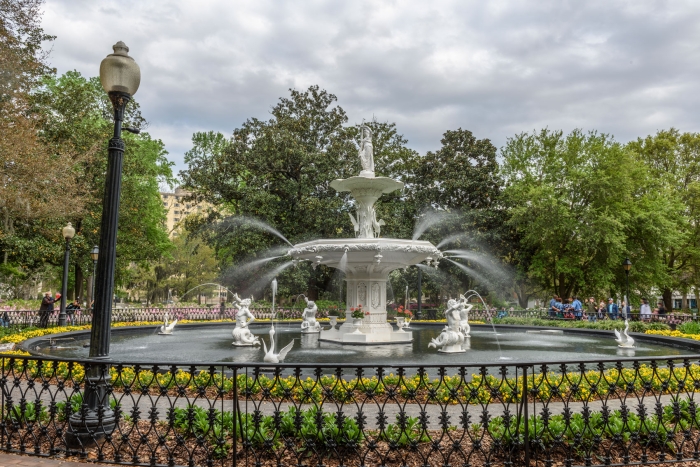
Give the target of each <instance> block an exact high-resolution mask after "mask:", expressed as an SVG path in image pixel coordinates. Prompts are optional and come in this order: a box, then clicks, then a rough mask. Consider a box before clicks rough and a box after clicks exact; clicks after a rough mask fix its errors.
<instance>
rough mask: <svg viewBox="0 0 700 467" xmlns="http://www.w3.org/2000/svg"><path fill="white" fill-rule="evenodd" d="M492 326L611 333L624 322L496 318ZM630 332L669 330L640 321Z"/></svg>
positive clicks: (622, 325) (631, 324)
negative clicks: (501, 325) (540, 327)
mask: <svg viewBox="0 0 700 467" xmlns="http://www.w3.org/2000/svg"><path fill="white" fill-rule="evenodd" d="M493 323H494V324H513V325H519V326H542V327H549V328H563V329H599V330H601V331H612V330H614V329H622V328H624V327H625V323H624V321H619V320H615V321H612V320H601V321H595V322H594V321H573V320H571V321H563V320H554V319H541V318H496V319H494V320H493ZM629 325H630V332H640V333H643V332H645V331H647V330H656V331H668V330H670V329H671V328H669V327H668V325H667V324H664V323H645V322H642V321H630V322H629Z"/></svg>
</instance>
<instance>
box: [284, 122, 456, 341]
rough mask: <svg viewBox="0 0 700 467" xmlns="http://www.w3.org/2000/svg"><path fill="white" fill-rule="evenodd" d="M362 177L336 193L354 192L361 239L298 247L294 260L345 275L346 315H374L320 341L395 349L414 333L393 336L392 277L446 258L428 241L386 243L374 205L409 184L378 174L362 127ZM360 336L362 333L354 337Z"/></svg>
mask: <svg viewBox="0 0 700 467" xmlns="http://www.w3.org/2000/svg"><path fill="white" fill-rule="evenodd" d="M359 157H360V161H361V163H362V171H361V172H360V175H359V176H355V177H350V178H347V179H343V180H334V181H333V182H331V187H332V188H333V189H335V190H336V191H338V192H341V193H343V192H350V194H351V195H352V197H353V198H354V199H355V200H356V203H357V204H356V208H357V211H356V216H353V215H352V214H350V221H351V222H352V224H353V227H354V230H355V235H356V238H346V239H321V240H314V241H310V242H305V243H300V244H298V245H294V248H292V249H291V250H289V255H290V256H291V257H292V258H293V259H295V260H308V261H311V264H312V267H314V268H315V267H317V266H318V265H320V264H324V265H326V266H329V267H332V268H335V269H340V270H342V271H343V272H344V273H345V281H346V283H347V299H346V301H345V303H346V311H345V313H346V315H347V316H350V309H351V308H358V307H360V305H361V306H362V309H364V310H367V311H368V312H369V315H368V316H367V317H365V318H364V319H363V320H362V325H360V326H358V327H356V326H354V325H353V323H352V320H350V319H346V321H345V323H344V324H343V325H341V326H340V328H339V329H335V328H334V327H331V329H328V330H321V332H320V336H319V338H320V339H321V340H323V341H331V342H336V343H340V344H371V345H376V344H395V343H406V342H411V340H412V339H413V336H412V333H411V332H406V331H404V330H403V329H400V330H398V331H394V328H393V327H392V326H391V324H389V323H388V322H387V312H386V304H387V303H386V288H387V280H388V277H389V273H390V272H391V271H393V270H395V269H399V268H405V267H408V266H412V265H415V264H418V263H421V262H423V261H426V260H427V261H432V260H433V258H436V261H437V260H438V259H440V258H442V253H441V252H440V250H438V249H437V248H435V246H434V245H433V244H432V243H430V242H428V241H423V240H402V239H393V238H381V237H380V231H381V227H382V226H383V225H384V221H382V220H377V214H376V211H375V209H374V203H376V202H377V200H378V199H379V198H380V197H381V196H382V194H385V193H391V192H393V191H396V190H401V189H403V187H404V184H403V183H402V182H400V181H398V180H394V179H392V178H388V177H377V176H375V173H374V154H373V152H372V132H371V130H370V128H369V127H368V126H366V125H363V126H362V140H361V143H360V150H359ZM355 331H358V332H355Z"/></svg>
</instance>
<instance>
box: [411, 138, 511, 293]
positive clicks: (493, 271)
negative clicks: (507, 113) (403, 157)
mask: <svg viewBox="0 0 700 467" xmlns="http://www.w3.org/2000/svg"><path fill="white" fill-rule="evenodd" d="M441 144H442V147H441V148H440V149H438V150H437V151H429V152H427V153H426V155H425V156H423V157H417V158H415V159H412V160H410V161H409V163H408V164H405V165H404V167H402V168H403V169H404V170H406V172H407V173H408V176H407V182H408V189H407V190H406V191H407V193H408V195H407V197H408V203H407V204H408V206H412V208H413V210H414V213H413V216H414V219H416V220H415V221H414V222H416V221H417V222H418V223H419V224H421V223H424V225H426V224H427V225H429V224H431V218H432V221H433V222H432V226H431V228H429V229H428V230H427V231H426V233H425V235H423V236H422V237H421V238H423V239H427V240H431V241H432V242H433V243H434V244H436V245H437V244H440V243H443V245H444V248H445V249H460V250H462V251H464V253H463V254H461V255H459V256H462V258H456V259H454V260H447V261H442V262H441V263H440V266H439V268H440V270H441V271H442V274H440V275H438V273H432V274H428V275H424V276H423V277H424V278H425V279H426V280H425V283H426V288H427V289H428V290H430V289H431V288H432V290H434V291H435V295H438V294H439V291H440V290H441V289H442V290H443V292H448V294H449V295H452V296H455V295H456V294H458V293H462V292H464V291H465V290H467V289H473V288H475V287H477V288H479V290H480V292H481V293H482V294H487V293H488V291H489V289H490V290H498V289H501V288H503V287H505V286H506V285H508V284H506V283H505V279H506V274H504V269H503V267H502V264H501V262H500V260H499V259H498V255H499V254H500V251H499V246H500V241H501V240H500V237H501V235H502V230H503V225H504V221H505V212H504V210H503V209H502V208H501V207H500V204H499V203H500V196H501V194H500V187H501V184H502V182H501V179H500V176H499V173H498V162H497V160H496V148H495V147H494V146H493V144H492V143H491V141H490V140H488V139H477V138H476V137H475V136H474V135H473V134H472V133H471V132H470V131H468V130H463V129H461V128H460V129H458V130H449V131H446V132H445V133H444V135H443V138H442V140H441ZM421 216H423V217H422V218H421ZM419 229H420V227H419ZM409 235H410V233H409ZM453 256H454V255H453ZM452 261H456V262H458V263H459V264H454V262H452Z"/></svg>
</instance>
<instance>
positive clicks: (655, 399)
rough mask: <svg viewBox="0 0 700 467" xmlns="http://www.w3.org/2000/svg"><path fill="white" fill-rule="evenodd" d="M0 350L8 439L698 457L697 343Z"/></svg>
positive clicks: (258, 462)
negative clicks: (526, 357)
mask: <svg viewBox="0 0 700 467" xmlns="http://www.w3.org/2000/svg"><path fill="white" fill-rule="evenodd" d="M0 358H2V379H1V384H2V407H3V409H2V422H1V424H0V446H2V449H3V450H5V451H10V452H21V453H25V454H32V455H65V456H80V457H82V458H85V459H88V460H95V461H100V462H109V463H120V464H130V465H207V466H224V465H226V466H231V465H234V466H290V467H291V466H302V465H308V466H311V465H316V466H319V465H324V466H358V467H359V466H370V465H377V466H394V465H395V466H407V465H411V466H436V465H442V466H446V465H452V466H466V465H471V466H479V465H512V466H520V465H523V466H524V465H531V463H532V462H537V463H538V465H540V463H541V464H542V465H593V466H597V465H611V464H623V465H627V464H652V463H665V462H679V461H685V460H697V459H699V458H700V450H699V445H700V411H699V410H698V401H697V395H696V391H700V361H698V360H697V358H698V357H697V356H688V357H679V358H674V359H670V360H666V359H664V360H641V359H634V358H627V359H625V358H620V359H614V360H600V361H586V362H559V363H538V364H532V363H529V364H519V363H512V362H505V363H507V364H505V363H502V364H490V365H458V366H447V365H446V366H439V367H424V366H395V367H384V366H372V365H368V366H352V365H343V364H338V365H329V366H326V365H324V366H317V365H284V364H281V365H275V366H269V365H239V364H230V365H229V364H222V363H212V364H197V365H192V364H170V363H168V364H165V363H164V364H152V363H149V364H136V363H131V364H127V363H114V362H96V361H88V360H82V361H81V360H75V361H59V360H51V359H38V358H34V357H21V356H0Z"/></svg>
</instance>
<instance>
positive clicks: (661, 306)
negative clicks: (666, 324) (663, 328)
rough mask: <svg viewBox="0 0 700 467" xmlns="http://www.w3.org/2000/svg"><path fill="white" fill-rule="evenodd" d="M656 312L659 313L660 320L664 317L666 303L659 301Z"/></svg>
mask: <svg viewBox="0 0 700 467" xmlns="http://www.w3.org/2000/svg"><path fill="white" fill-rule="evenodd" d="M656 314H657V315H659V318H660V319H661V320H664V319H666V305H665V304H664V302H663V301H660V302H659V307H658V310H657V312H656Z"/></svg>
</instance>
